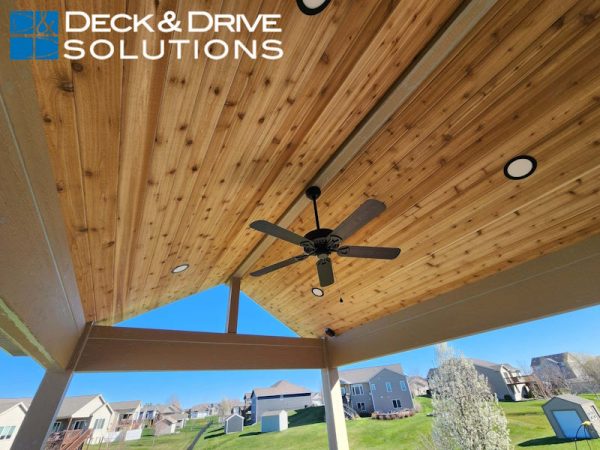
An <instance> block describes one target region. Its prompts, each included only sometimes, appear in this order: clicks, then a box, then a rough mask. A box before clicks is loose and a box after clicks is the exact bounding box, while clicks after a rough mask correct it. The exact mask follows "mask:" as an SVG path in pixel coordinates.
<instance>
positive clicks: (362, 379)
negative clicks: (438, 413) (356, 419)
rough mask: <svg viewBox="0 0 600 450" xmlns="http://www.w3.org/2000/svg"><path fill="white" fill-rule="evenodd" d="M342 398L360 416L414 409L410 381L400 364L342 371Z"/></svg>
mask: <svg viewBox="0 0 600 450" xmlns="http://www.w3.org/2000/svg"><path fill="white" fill-rule="evenodd" d="M340 382H341V385H342V398H343V401H344V403H346V404H347V405H349V406H351V407H352V408H353V409H354V410H356V411H358V413H360V414H365V413H372V412H373V411H379V412H391V411H397V410H401V409H412V408H413V407H414V403H413V398H412V395H411V393H410V389H409V387H408V379H407V377H406V375H404V373H403V371H402V366H401V365H400V364H392V365H389V366H376V367H364V368H361V369H351V370H343V371H341V372H340Z"/></svg>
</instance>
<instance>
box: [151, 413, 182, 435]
mask: <svg viewBox="0 0 600 450" xmlns="http://www.w3.org/2000/svg"><path fill="white" fill-rule="evenodd" d="M176 431H177V419H176V418H175V417H171V416H164V417H161V418H160V419H157V420H156V422H155V423H154V436H164V435H165V434H173V433H175V432H176Z"/></svg>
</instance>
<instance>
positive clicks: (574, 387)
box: [531, 352, 590, 393]
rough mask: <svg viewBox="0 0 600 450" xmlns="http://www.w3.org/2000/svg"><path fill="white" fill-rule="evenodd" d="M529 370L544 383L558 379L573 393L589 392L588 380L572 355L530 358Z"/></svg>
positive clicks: (566, 353) (564, 353)
mask: <svg viewBox="0 0 600 450" xmlns="http://www.w3.org/2000/svg"><path fill="white" fill-rule="evenodd" d="M531 370H532V371H533V373H534V374H535V375H537V376H538V377H539V378H540V380H542V381H545V382H548V381H552V379H557V380H555V381H558V379H560V381H562V382H564V384H565V387H568V388H569V389H570V390H571V391H572V392H574V393H581V392H589V391H590V382H589V379H588V377H587V376H586V375H585V373H584V372H583V371H582V369H581V366H580V364H579V361H578V359H577V357H576V356H575V355H574V354H573V353H569V352H563V353H556V354H554V355H545V356H536V357H534V358H531Z"/></svg>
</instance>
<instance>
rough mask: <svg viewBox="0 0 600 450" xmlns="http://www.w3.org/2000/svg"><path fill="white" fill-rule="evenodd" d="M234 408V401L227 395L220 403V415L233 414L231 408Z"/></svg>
mask: <svg viewBox="0 0 600 450" xmlns="http://www.w3.org/2000/svg"><path fill="white" fill-rule="evenodd" d="M232 409H233V401H232V400H230V399H228V398H227V397H223V399H221V402H220V403H219V415H220V416H221V417H227V416H228V415H229V414H231V410H232Z"/></svg>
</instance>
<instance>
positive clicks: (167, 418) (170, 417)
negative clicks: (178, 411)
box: [159, 415, 177, 424]
mask: <svg viewBox="0 0 600 450" xmlns="http://www.w3.org/2000/svg"><path fill="white" fill-rule="evenodd" d="M159 422H168V423H170V424H174V423H177V419H176V418H175V417H173V415H168V416H163V417H161V418H160V420H159Z"/></svg>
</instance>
